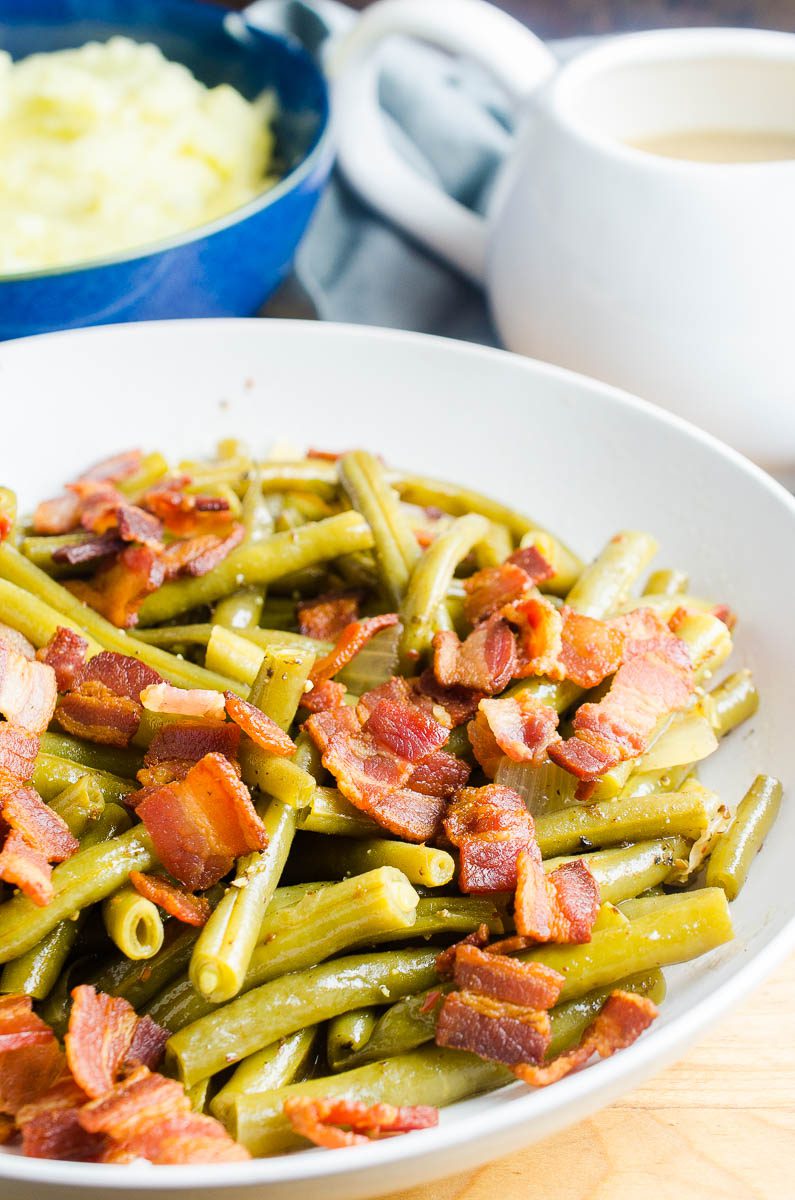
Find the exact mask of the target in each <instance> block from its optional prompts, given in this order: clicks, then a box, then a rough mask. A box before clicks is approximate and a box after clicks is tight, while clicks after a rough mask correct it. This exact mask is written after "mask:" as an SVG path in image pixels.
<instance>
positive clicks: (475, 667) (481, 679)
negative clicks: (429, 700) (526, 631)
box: [433, 616, 516, 695]
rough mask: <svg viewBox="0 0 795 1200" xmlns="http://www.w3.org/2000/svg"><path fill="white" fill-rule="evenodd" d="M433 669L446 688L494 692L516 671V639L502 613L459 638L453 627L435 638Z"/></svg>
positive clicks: (490, 693) (500, 689)
mask: <svg viewBox="0 0 795 1200" xmlns="http://www.w3.org/2000/svg"><path fill="white" fill-rule="evenodd" d="M433 670H434V674H435V676H436V678H437V680H438V682H439V683H441V684H442V686H443V687H464V688H470V689H472V690H474V691H478V692H482V693H487V694H489V695H492V694H493V693H494V692H501V691H502V689H503V688H504V687H505V685H506V683H508V681H509V680H510V679H511V678H512V677H513V675H514V673H515V671H516V640H515V638H514V636H513V634H512V632H511V629H510V626H509V625H508V624H507V622H505V621H504V620H503V619H502V617H500V616H493V617H489V618H488V620H486V621H484V622H483V623H482V624H481V625H479V626H478V627H477V629H475V630H474V632H473V633H470V635H469V637H468V638H467V639H466V641H465V642H461V641H459V638H458V635H457V634H455V633H453V632H452V630H443V631H442V632H441V633H437V634H436V636H435V637H434V639H433Z"/></svg>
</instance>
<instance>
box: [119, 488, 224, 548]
mask: <svg viewBox="0 0 795 1200" xmlns="http://www.w3.org/2000/svg"><path fill="white" fill-rule="evenodd" d="M140 503H141V507H142V508H145V509H146V510H147V512H150V513H153V514H154V515H155V516H156V517H157V518H158V520H160V521H162V523H163V525H165V527H166V529H167V530H168V532H169V533H173V534H174V536H175V537H194V536H196V535H197V534H203V533H213V534H218V535H219V536H222V537H223V536H225V535H226V534H228V533H229V526H230V524H231V522H232V519H233V516H232V513H231V511H230V509H229V501H228V500H224V499H223V498H222V497H220V496H194V495H191V494H190V493H189V492H185V491H183V490H182V481H181V480H170V481H169V480H166V481H165V483H163V484H160V485H158V486H157V487H155V488H152V490H151V491H149V492H147V493H146V495H145V496H144V497H143V498H142V499H141V502H140Z"/></svg>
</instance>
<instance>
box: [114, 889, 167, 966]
mask: <svg viewBox="0 0 795 1200" xmlns="http://www.w3.org/2000/svg"><path fill="white" fill-rule="evenodd" d="M102 919H103V921H104V922H105V929H106V930H107V934H108V937H109V938H110V939H111V941H112V942H114V943H115V944H116V945H117V946H118V948H119V950H121V952H122V954H126V955H127V957H128V958H133V959H142V958H152V956H153V955H155V954H157V952H158V950H159V949H160V948H161V946H162V945H163V919H162V917H161V916H160V913H159V912H158V908H157V905H156V904H153V903H152V901H151V900H147V899H146V897H145V896H142V895H141V894H140V892H136V890H135V888H134V887H129V886H128V887H121V888H119V890H118V891H117V892H114V893H113V895H112V896H108V898H107V899H106V900H105V901H103V904H102Z"/></svg>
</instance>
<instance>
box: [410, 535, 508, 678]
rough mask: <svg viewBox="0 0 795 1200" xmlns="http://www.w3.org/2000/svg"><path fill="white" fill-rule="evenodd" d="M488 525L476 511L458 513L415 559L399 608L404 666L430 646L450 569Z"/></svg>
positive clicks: (473, 544) (475, 543) (451, 570)
mask: <svg viewBox="0 0 795 1200" xmlns="http://www.w3.org/2000/svg"><path fill="white" fill-rule="evenodd" d="M488 529H489V524H488V521H487V520H486V519H485V517H481V516H478V514H477V513H469V514H468V515H467V516H465V517H459V518H458V520H457V521H455V522H454V524H452V525H451V526H450V528H449V529H447V530H446V531H445V532H444V533H441V534H440V535H439V537H438V538H437V539H436V541H435V542H434V543H433V544H432V545H431V546H429V547H428V549H427V550H426V551H425V553H424V554H423V555H422V557H421V558H420V559H419V560H418V562H417V565H416V566H415V568H414V570H413V572H412V574H411V579H410V581H409V585H408V590H407V591H406V595H405V598H404V601H403V604H402V605H401V609H400V619H401V623H402V625H403V632H402V634H401V638H400V645H399V653H400V662H401V666H402V668H403V669H404V670H409V669H411V670H413V669H414V668H416V666H417V663H418V662H419V660H420V658H421V657H422V656H423V655H424V654H425V653H426V652H427V651H428V649H429V648H430V645H431V639H432V638H433V620H434V615H435V613H436V611H437V609H438V608H439V606H440V604H442V603H443V601H444V598H445V596H446V594H447V589H448V587H449V586H450V580H451V579H452V578H453V572H454V571H455V569H456V567H457V566H458V564H459V563H460V562H461V559H462V558H465V557H466V556H467V554H469V552H470V550H471V549H472V547H473V546H475V545H477V543H478V542H479V541H481V540H482V538H483V537H485V535H486V533H487V532H488Z"/></svg>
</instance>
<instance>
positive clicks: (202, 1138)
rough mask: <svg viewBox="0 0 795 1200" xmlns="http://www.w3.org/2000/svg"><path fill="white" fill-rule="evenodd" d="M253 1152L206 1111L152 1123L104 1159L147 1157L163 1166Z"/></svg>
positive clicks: (242, 1156) (227, 1159)
mask: <svg viewBox="0 0 795 1200" xmlns="http://www.w3.org/2000/svg"><path fill="white" fill-rule="evenodd" d="M250 1157H251V1155H250V1154H249V1152H248V1150H246V1149H245V1147H244V1146H241V1145H240V1144H239V1143H238V1142H235V1141H233V1139H232V1138H231V1137H230V1136H229V1134H228V1133H227V1131H226V1130H225V1129H224V1127H223V1125H222V1124H221V1122H220V1121H216V1119H215V1118H214V1117H208V1116H205V1115H204V1114H203V1113H195V1112H190V1113H185V1114H181V1115H178V1116H174V1117H166V1118H165V1119H160V1120H157V1121H155V1122H148V1123H147V1124H146V1126H145V1128H143V1129H139V1130H136V1131H135V1132H134V1133H132V1134H130V1135H129V1136H128V1137H127V1138H126V1139H125V1140H124V1141H123V1142H121V1143H119V1144H117V1145H115V1146H113V1147H112V1148H111V1149H109V1150H107V1151H106V1152H105V1154H104V1155H103V1158H102V1161H103V1162H122V1163H126V1162H130V1161H131V1160H132V1159H135V1158H146V1159H148V1160H149V1162H152V1163H156V1164H158V1165H161V1166H173V1165H178V1164H183V1163H184V1164H189V1163H228V1162H246V1161H247V1160H248V1159H249V1158H250Z"/></svg>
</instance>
